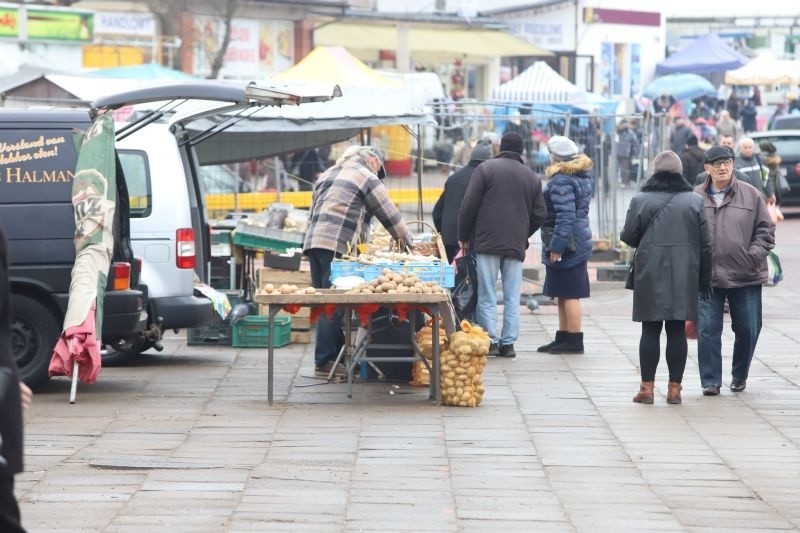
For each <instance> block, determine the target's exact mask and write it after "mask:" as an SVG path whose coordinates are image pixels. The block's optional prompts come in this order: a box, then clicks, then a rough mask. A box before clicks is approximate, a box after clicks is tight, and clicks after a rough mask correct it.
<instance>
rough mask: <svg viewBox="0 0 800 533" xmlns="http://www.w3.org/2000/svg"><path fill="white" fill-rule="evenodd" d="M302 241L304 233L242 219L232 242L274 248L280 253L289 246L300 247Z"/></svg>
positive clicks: (266, 248) (252, 246)
mask: <svg viewBox="0 0 800 533" xmlns="http://www.w3.org/2000/svg"><path fill="white" fill-rule="evenodd" d="M303 241H305V234H304V233H300V232H297V231H285V230H281V229H274V228H265V227H261V226H253V225H251V224H247V223H246V222H245V221H244V220H240V221H239V223H238V224H237V225H236V232H235V233H234V234H233V244H236V245H238V246H242V247H244V248H256V249H259V250H275V251H277V252H280V253H283V252H286V251H288V250H289V248H298V247H301V248H302V246H303Z"/></svg>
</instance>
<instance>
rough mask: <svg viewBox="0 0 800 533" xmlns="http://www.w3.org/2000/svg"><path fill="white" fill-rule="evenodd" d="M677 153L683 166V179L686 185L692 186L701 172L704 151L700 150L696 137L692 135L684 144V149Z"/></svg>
mask: <svg viewBox="0 0 800 533" xmlns="http://www.w3.org/2000/svg"><path fill="white" fill-rule="evenodd" d="M679 153H680V157H681V163H682V164H683V177H684V179H685V180H686V181H687V182H688V183H692V184H693V183H694V180H695V178H696V177H697V175H698V174H700V173H701V172H703V168H704V167H703V161H704V158H705V156H706V151H705V150H703V149H702V148H700V146H699V145H698V143H697V137H695V136H694V135H692V136H691V137H689V139H688V140H687V142H686V149H685V150H683V151H682V152H679Z"/></svg>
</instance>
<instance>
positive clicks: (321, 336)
mask: <svg viewBox="0 0 800 533" xmlns="http://www.w3.org/2000/svg"><path fill="white" fill-rule="evenodd" d="M335 255H336V254H334V252H333V251H332V250H322V249H319V248H312V249H311V250H307V251H306V256H308V261H309V266H310V267H311V286H313V287H315V288H317V289H328V288H330V286H331V262H332V261H333V258H334V256H335ZM343 318H344V313H342V312H341V311H338V310H337V311H336V312H335V313H333V316H331V317H330V318H328V316H327V315H326V314H325V313H322V314H320V315H319V318H318V319H317V334H316V335H317V339H316V344H315V345H314V364H315V365H316V366H317V367H320V366H322V365H324V364H325V363H327V362H328V361H334V360H335V359H336V356H337V355H339V350H341V349H342V345H343V344H344V333H342V321H343V320H342V319H343Z"/></svg>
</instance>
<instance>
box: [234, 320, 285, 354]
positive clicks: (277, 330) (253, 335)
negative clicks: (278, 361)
mask: <svg viewBox="0 0 800 533" xmlns="http://www.w3.org/2000/svg"><path fill="white" fill-rule="evenodd" d="M268 329H269V317H266V316H246V317H244V318H243V319H242V320H240V321H239V322H237V323H236V324H234V325H233V328H232V333H233V334H232V336H231V339H232V342H231V346H233V347H235V348H266V347H267V346H268V345H269V330H268ZM272 329H273V331H272V333H273V334H274V340H273V344H272V345H273V346H274V347H275V348H279V347H281V346H286V345H287V344H289V342H290V341H291V338H292V318H291V317H288V316H276V317H275V319H274V325H273V328H272Z"/></svg>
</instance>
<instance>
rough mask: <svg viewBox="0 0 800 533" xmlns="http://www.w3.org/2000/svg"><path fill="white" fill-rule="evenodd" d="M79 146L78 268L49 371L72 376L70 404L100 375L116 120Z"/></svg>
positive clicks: (101, 121) (98, 126) (75, 201)
mask: <svg viewBox="0 0 800 533" xmlns="http://www.w3.org/2000/svg"><path fill="white" fill-rule="evenodd" d="M75 144H76V146H79V147H80V148H79V151H78V162H77V164H76V167H75V178H74V180H73V183H72V205H73V211H74V215H75V265H74V266H73V267H72V281H71V282H70V286H69V303H68V304H67V313H66V316H65V317H64V329H63V331H62V333H61V337H60V338H59V339H58V342H57V343H56V346H55V348H54V350H53V357H52V359H51V361H50V368H49V372H50V375H51V376H56V375H65V376H70V377H72V390H71V394H70V403H74V401H75V391H76V386H77V379H78V378H80V380H81V381H83V382H84V383H93V382H94V381H95V380H96V379H97V376H98V375H99V373H100V364H101V363H100V361H101V358H100V347H101V341H100V338H101V334H102V325H103V324H102V320H103V298H104V296H105V290H106V283H107V281H108V279H107V273H108V270H109V267H110V265H111V258H112V254H113V249H114V236H113V233H112V226H113V222H114V211H115V207H116V196H117V187H116V162H115V158H114V121H113V119H112V118H111V116H109V115H101V116H100V117H98V118H97V119H96V120H95V121H94V123H93V124H92V127H91V128H90V129H89V131H88V132H86V133H85V134H82V135H79V136H78V138H77V139H76V143H75Z"/></svg>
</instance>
